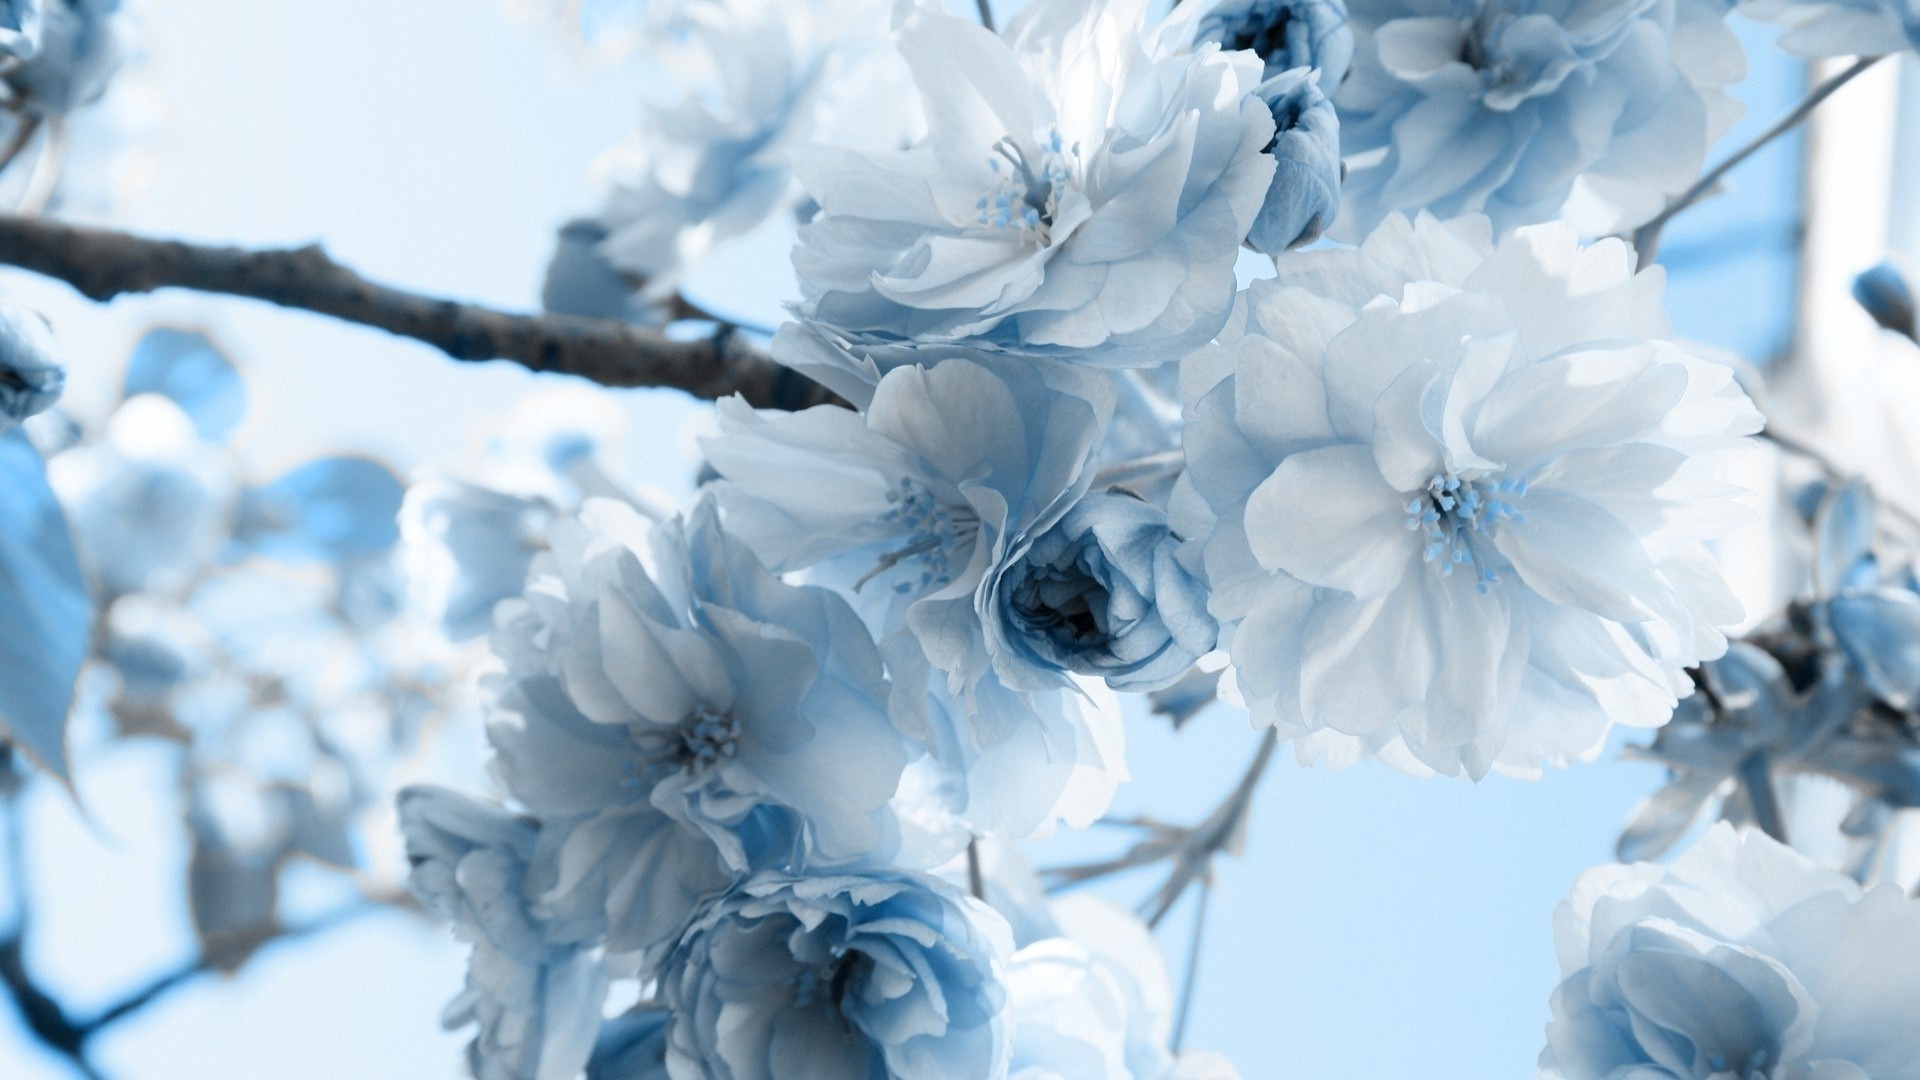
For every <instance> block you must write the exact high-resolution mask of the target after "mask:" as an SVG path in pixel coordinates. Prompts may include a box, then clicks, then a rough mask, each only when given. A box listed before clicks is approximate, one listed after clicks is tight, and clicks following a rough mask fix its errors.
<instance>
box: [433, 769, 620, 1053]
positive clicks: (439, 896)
mask: <svg viewBox="0 0 1920 1080" xmlns="http://www.w3.org/2000/svg"><path fill="white" fill-rule="evenodd" d="M399 810H400V827H401V830H402V831H403V832H404V833H405V835H406V840H407V858H408V861H409V862H410V863H411V864H412V866H413V870H412V875H411V879H410V880H411V884H412V886H413V890H414V892H415V894H417V895H418V896H419V897H420V899H421V901H422V902H423V903H425V904H426V905H427V907H428V909H429V910H431V911H432V912H433V913H434V914H435V915H436V916H438V917H439V918H440V919H441V920H442V921H445V922H448V923H451V924H452V925H453V929H454V933H455V935H456V936H458V937H459V938H460V939H461V940H463V941H467V942H470V943H471V944H472V945H473V957H472V960H471V962H470V964H469V966H468V969H467V985H466V989H465V990H463V991H462V992H461V994H460V995H459V996H458V997H456V998H454V1000H453V1001H452V1002H451V1003H450V1004H449V1005H448V1006H447V1009H446V1012H445V1014H444V1015H443V1018H442V1022H443V1023H444V1024H445V1025H446V1027H447V1028H448V1029H450V1030H452V1029H457V1028H460V1027H464V1026H465V1025H467V1024H470V1023H472V1024H478V1025H479V1032H478V1034H477V1035H476V1036H475V1038H474V1041H473V1043H472V1044H471V1045H470V1046H469V1047H468V1049H467V1063H468V1067H469V1068H470V1069H471V1070H472V1071H473V1075H474V1076H475V1077H476V1078H477V1080H570V1078H572V1077H574V1076H577V1075H578V1074H579V1072H580V1069H581V1068H582V1067H583V1066H584V1065H585V1064H586V1062H587V1057H588V1054H589V1053H590V1052H591V1051H592V1049H593V1041H594V1035H595V1033H596V1031H597V1029H598V1028H599V1026H600V1002H601V1000H602V998H604V997H605V995H606V989H607V976H606V973H605V971H604V970H602V968H601V966H600V963H599V961H598V958H597V957H596V955H595V953H594V951H593V945H594V941H593V940H592V938H591V936H590V932H589V935H583V934H582V932H581V930H580V929H579V928H578V927H576V926H570V925H569V924H567V923H566V922H564V921H562V922H554V921H549V920H545V919H542V918H540V917H539V916H537V915H535V914H534V913H533V911H532V904H533V901H534V898H535V897H537V896H538V895H539V893H540V891H541V886H540V883H539V882H540V879H541V877H542V876H543V874H550V873H551V868H550V866H549V867H545V868H543V867H542V866H541V865H540V864H541V863H542V861H543V859H545V858H548V857H550V856H549V853H547V852H544V851H543V850H542V844H541V835H540V832H541V830H540V826H539V824H538V823H537V822H535V821H532V820H531V819H528V818H524V817H520V816H518V815H516V814H512V813H509V812H507V811H506V810H503V809H501V808H500V807H497V806H493V805H491V804H488V803H483V802H480V801H478V800H475V799H471V798H468V797H466V796H464V795H460V794H458V793H456V792H452V791H447V790H444V789H440V788H430V787H413V788H407V789H405V790H403V791H402V792H401V793H400V796H399Z"/></svg>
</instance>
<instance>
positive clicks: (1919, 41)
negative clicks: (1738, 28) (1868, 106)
mask: <svg viewBox="0 0 1920 1080" xmlns="http://www.w3.org/2000/svg"><path fill="white" fill-rule="evenodd" d="M1740 13H1741V14H1743V15H1750V16H1752V17H1753V18H1756V19H1763V20H1765V21H1767V22H1773V23H1781V24H1784V25H1785V26H1787V27H1788V30H1787V32H1786V33H1784V34H1782V35H1780V40H1779V45H1780V47H1781V48H1783V49H1786V50H1787V51H1788V52H1792V53H1796V54H1798V55H1800V56H1807V57H1826V56H1885V55H1887V54H1889V53H1897V52H1901V51H1904V50H1910V49H1916V48H1920V6H1916V5H1915V3H1914V0H1743V2H1742V3H1741V4H1740Z"/></svg>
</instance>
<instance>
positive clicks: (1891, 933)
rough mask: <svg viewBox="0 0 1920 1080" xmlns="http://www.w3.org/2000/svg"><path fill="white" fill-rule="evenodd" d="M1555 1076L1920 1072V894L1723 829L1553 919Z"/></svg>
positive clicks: (1888, 1077)
mask: <svg viewBox="0 0 1920 1080" xmlns="http://www.w3.org/2000/svg"><path fill="white" fill-rule="evenodd" d="M1553 921H1554V938H1555V947H1556V949H1557V950H1558V952H1559V954H1560V971H1561V974H1562V976H1563V981H1562V982H1561V983H1560V986H1559V988H1558V989H1556V990H1555V991H1554V994H1553V1017H1554V1018H1553V1021H1552V1022H1551V1023H1549V1024H1548V1025H1547V1048H1546V1050H1545V1052H1544V1053H1542V1054H1541V1055H1540V1076H1541V1077H1542V1078H1543V1080H1616V1078H1627V1077H1631V1078H1632V1080H1668V1078H1675V1080H1680V1078H1685V1080H1709V1078H1714V1080H1718V1078H1726V1080H1735V1078H1741V1080H1745V1078H1776V1080H1785V1078H1788V1077H1792V1078H1805V1080H1867V1078H1869V1077H1871V1078H1872V1080H1914V1078H1916V1077H1920V1024H1915V1023H1914V1002H1915V1001H1916V1000H1920V964H1916V963H1915V960H1916V958H1920V902H1916V901H1914V900H1912V899H1909V898H1908V897H1907V896H1906V895H1905V894H1904V893H1903V892H1902V891H1901V890H1900V889H1899V888H1898V887H1897V886H1894V885H1890V884H1882V885H1878V886H1875V887H1873V888H1871V889H1862V888H1861V887H1860V886H1859V885H1858V884H1856V883H1854V881H1853V880H1852V879H1850V878H1847V877H1843V876H1842V875H1840V874H1837V873H1835V872H1833V871H1831V870H1827V869H1825V868H1823V867H1820V866H1817V865H1815V864H1814V863H1813V862H1812V861H1810V860H1808V859H1807V858H1806V857H1805V856H1803V855H1801V854H1799V853H1798V852H1795V851H1793V850H1792V849H1790V848H1787V847H1785V846H1782V845H1781V844H1778V843H1776V842H1774V841H1773V840H1771V839H1769V838H1768V837H1767V836H1766V835H1765V834H1763V833H1758V832H1749V833H1747V834H1745V835H1744V836H1742V835H1740V834H1737V833H1735V832H1734V830H1733V828H1732V827H1731V826H1728V825H1724V824H1723V825H1717V826H1715V827H1714V828H1713V830H1712V831H1711V832H1709V833H1707V835H1706V836H1704V837H1702V838H1701V839H1700V841H1699V842H1698V843H1697V844H1695V845H1694V847H1693V848H1692V850H1690V851H1688V852H1687V853H1686V854H1685V855H1682V856H1681V857H1680V858H1679V859H1678V860H1676V861H1675V862H1674V863H1673V865H1672V866H1668V867H1661V866H1656V865H1653V864H1650V863H1635V864H1633V865H1631V866H1603V867H1598V868H1596V869H1593V870H1589V871H1587V872H1586V873H1585V874H1582V875H1581V877H1580V880H1579V882H1578V883H1577V884H1575V885H1574V888H1573V895H1572V896H1570V897H1569V898H1568V899H1567V900H1566V901H1564V902H1563V903H1561V905H1560V908H1559V910H1558V911H1557V912H1555V913H1554V920H1553Z"/></svg>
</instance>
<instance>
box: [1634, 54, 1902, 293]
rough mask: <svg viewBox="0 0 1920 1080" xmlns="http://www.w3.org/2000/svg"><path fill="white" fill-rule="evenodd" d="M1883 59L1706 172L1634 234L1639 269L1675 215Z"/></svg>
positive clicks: (1858, 68) (1834, 81) (1821, 91)
mask: <svg viewBox="0 0 1920 1080" xmlns="http://www.w3.org/2000/svg"><path fill="white" fill-rule="evenodd" d="M1884 59H1886V57H1883V56H1869V57H1863V58H1861V59H1860V60H1857V61H1855V62H1854V64H1853V65H1852V66H1851V67H1849V68H1847V70H1845V71H1842V72H1841V73H1840V74H1838V75H1835V76H1834V77H1833V78H1831V79H1828V80H1827V81H1826V82H1823V83H1821V84H1820V85H1819V86H1816V87H1814V88H1813V91H1812V92H1811V93H1809V94H1808V95H1807V96H1806V98H1805V100H1803V101H1801V102H1800V104H1798V105H1796V106H1794V107H1793V111H1791V112H1789V113H1787V114H1786V115H1785V116H1783V117H1781V118H1780V119H1779V120H1777V121H1775V122H1774V125H1773V126H1772V127H1770V128H1768V129H1767V130H1765V131H1763V132H1761V133H1760V134H1759V135H1756V136H1754V138H1753V140H1752V141H1751V142H1749V143H1747V144H1746V145H1745V146H1742V147H1741V148H1740V149H1738V150H1736V151H1734V152H1733V155H1732V156H1731V157H1729V158H1727V159H1726V160H1725V161H1722V162H1721V163H1720V164H1718V165H1715V166H1714V167H1713V168H1711V169H1709V170H1707V172H1706V173H1705V174H1704V175H1702V176H1701V177H1700V179H1699V180H1697V181H1695V182H1694V185H1693V186H1692V187H1690V188H1688V189H1687V190H1686V191H1684V192H1682V193H1681V194H1680V195H1679V197H1677V198H1675V199H1674V200H1673V201H1672V202H1669V203H1668V204H1667V208H1666V209H1665V210H1662V211H1660V213H1659V214H1658V215H1657V216H1655V217H1654V219H1653V220H1652V221H1649V222H1647V223H1646V224H1645V225H1642V226H1640V228H1639V229H1637V230H1635V231H1634V234H1633V249H1634V250H1635V251H1637V252H1639V255H1640V265H1642V266H1647V265H1650V264H1651V263H1652V262H1653V257H1654V254H1655V253H1656V252H1658V251H1659V250H1660V231H1661V230H1662V229H1664V228H1666V225H1667V222H1669V221H1671V220H1673V218H1674V217H1675V215H1677V214H1679V213H1680V212H1681V211H1682V210H1685V209H1686V208H1687V207H1689V206H1692V205H1693V204H1694V203H1697V202H1699V201H1700V200H1701V199H1703V198H1705V197H1706V196H1707V195H1708V194H1709V193H1710V192H1712V191H1713V189H1714V188H1715V187H1717V186H1718V185H1719V183H1720V178H1721V177H1723V176H1725V175H1727V173H1729V172H1731V171H1732V170H1733V169H1734V167H1735V166H1737V165H1739V164H1740V163H1741V162H1743V161H1745V160H1747V159H1748V158H1750V157H1752V156H1753V155H1754V154H1755V153H1757V152H1759V151H1760V149H1761V148H1762V147H1765V146H1766V145H1767V144H1768V143H1770V142H1772V141H1773V140H1775V139H1777V138H1779V137H1780V136H1782V135H1785V134H1786V133H1787V132H1789V131H1792V130H1793V129H1794V128H1795V127H1796V126H1798V125H1799V123H1800V121H1802V120H1805V119H1806V118H1807V116H1808V115H1809V114H1810V113H1812V112H1813V110H1814V109H1816V108H1819V106H1820V103H1821V102H1823V101H1825V100H1827V99H1828V98H1829V97H1832V96H1833V92H1834V91H1835V90H1838V89H1840V88H1841V87H1843V86H1845V85H1847V83H1849V82H1852V81H1853V79H1854V77H1855V76H1857V75H1859V74H1860V73H1861V72H1863V71H1865V70H1867V69H1868V68H1870V67H1872V66H1873V65H1875V64H1877V63H1879V62H1880V61H1881V60H1884Z"/></svg>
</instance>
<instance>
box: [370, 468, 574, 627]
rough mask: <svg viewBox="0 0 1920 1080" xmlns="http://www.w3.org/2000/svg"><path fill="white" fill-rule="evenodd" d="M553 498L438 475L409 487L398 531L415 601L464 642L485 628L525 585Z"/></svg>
mask: <svg viewBox="0 0 1920 1080" xmlns="http://www.w3.org/2000/svg"><path fill="white" fill-rule="evenodd" d="M554 514H555V511H554V508H553V506H552V504H550V503H548V502H546V501H544V500H542V499H534V498H528V497H526V496H524V495H515V494H512V493H510V492H505V491H495V490H493V489H491V488H486V487H482V486H480V485H478V484H470V483H467V482H465V481H462V480H455V479H451V478H443V477H434V478H429V479H426V480H422V481H420V482H418V483H415V484H414V485H413V486H411V487H409V488H408V489H407V495H406V499H405V501H404V502H402V503H401V505H400V535H401V538H402V541H403V545H404V550H405V553H406V556H405V557H406V562H407V579H408V583H409V585H410V588H411V593H412V600H413V603H414V605H415V607H416V608H417V609H418V610H420V611H421V612H422V613H423V614H425V615H426V616H427V617H428V618H430V619H433V620H435V621H437V622H438V623H440V625H441V627H442V629H443V630H444V632H445V633H446V635H447V637H448V638H450V639H452V640H454V641H464V640H466V639H468V638H473V637H477V636H479V635H481V634H484V633H486V632H487V630H488V629H489V628H491V627H492V625H493V609H494V607H495V605H497V604H499V602H500V601H502V600H505V599H507V598H508V597H510V596H518V595H519V594H520V591H521V590H522V589H523V588H524V587H525V586H526V582H527V571H528V570H529V569H530V568H531V567H532V566H533V557H534V556H535V555H536V554H538V553H539V551H540V548H541V547H542V546H544V544H545V541H544V539H543V537H544V534H545V533H546V530H547V527H548V526H549V525H550V524H551V523H552V521H553V518H554Z"/></svg>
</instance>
